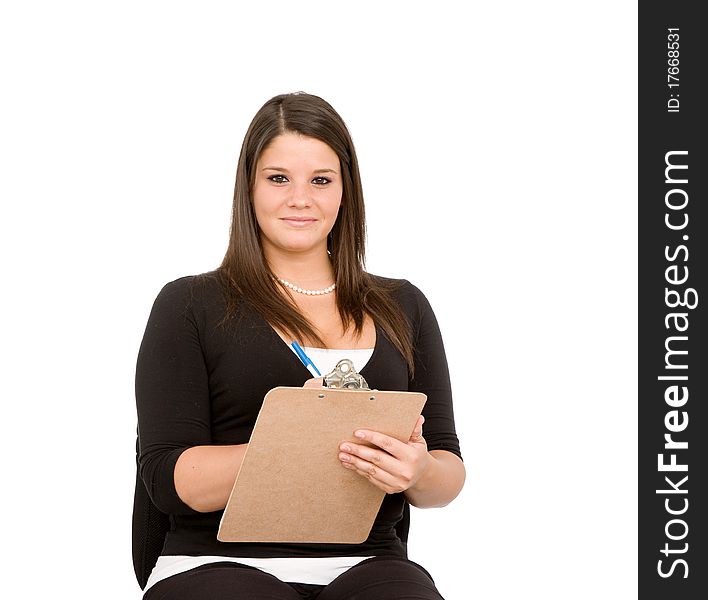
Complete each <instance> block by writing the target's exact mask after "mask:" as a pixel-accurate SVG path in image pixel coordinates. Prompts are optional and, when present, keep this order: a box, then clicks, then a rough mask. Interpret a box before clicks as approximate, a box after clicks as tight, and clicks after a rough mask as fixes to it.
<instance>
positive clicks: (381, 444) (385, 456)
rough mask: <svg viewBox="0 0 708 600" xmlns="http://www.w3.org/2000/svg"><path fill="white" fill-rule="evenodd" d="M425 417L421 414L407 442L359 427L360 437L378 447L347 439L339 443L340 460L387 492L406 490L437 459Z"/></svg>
mask: <svg viewBox="0 0 708 600" xmlns="http://www.w3.org/2000/svg"><path fill="white" fill-rule="evenodd" d="M424 420H425V419H424V417H423V416H422V415H421V416H420V417H418V422H417V423H416V425H415V428H414V429H413V433H412V434H411V437H410V439H409V440H408V442H407V443H404V442H401V441H399V440H397V439H396V438H393V437H390V436H388V435H384V434H383V433H378V432H376V431H369V430H367V429H361V430H357V431H356V432H355V436H356V437H357V438H359V439H361V440H362V441H365V442H370V443H371V444H374V446H377V447H376V448H371V447H370V446H363V445H361V444H355V443H353V442H343V443H342V444H341V445H340V446H339V449H340V453H339V460H340V461H341V462H342V465H343V466H344V467H345V468H347V469H351V470H353V471H356V472H357V473H358V474H359V475H361V476H362V477H366V478H367V479H368V480H369V481H370V482H371V483H373V484H374V485H375V486H376V487H378V488H380V489H382V490H383V491H384V492H386V493H387V494H396V493H398V492H404V491H406V490H407V489H409V488H410V487H412V486H414V485H415V484H416V483H417V482H418V480H419V479H420V478H421V477H422V476H423V473H424V472H425V470H426V469H427V468H428V466H429V465H430V463H431V461H432V460H434V459H433V458H432V457H431V456H430V454H428V445H427V444H426V443H425V440H424V439H423V421H424Z"/></svg>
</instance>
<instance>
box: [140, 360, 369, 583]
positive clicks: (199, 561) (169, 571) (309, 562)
mask: <svg viewBox="0 0 708 600" xmlns="http://www.w3.org/2000/svg"><path fill="white" fill-rule="evenodd" d="M303 350H304V351H305V354H307V356H309V358H310V360H312V362H313V363H315V366H316V367H317V369H318V370H319V371H320V373H322V375H326V374H327V373H329V372H330V371H332V370H333V369H334V367H335V365H336V364H337V363H338V362H339V361H340V360H341V359H343V358H348V359H350V360H351V361H352V362H353V363H354V368H355V369H356V371H357V372H360V371H361V369H363V368H364V365H366V363H367V362H369V359H370V358H371V355H372V354H373V353H374V349H373V348H365V349H356V350H352V349H350V350H346V349H345V350H340V349H334V350H330V349H328V348H310V347H307V346H305V347H303ZM294 353H295V351H294V350H293V354H294ZM367 558H371V557H370V556H325V557H285V558H239V557H230V556H181V555H179V556H159V557H158V559H157V564H155V567H154V568H153V570H152V573H150V577H149V578H148V580H147V584H146V585H145V591H147V590H148V588H150V587H152V586H153V585H155V584H156V583H157V582H158V581H161V580H163V579H166V578H167V577H171V576H172V575H177V574H178V573H184V572H185V571H189V570H191V569H194V568H196V567H200V566H202V565H206V564H209V563H216V562H237V563H241V564H243V565H249V566H251V567H256V568H257V569H260V570H261V571H265V572H266V573H270V574H271V575H274V576H275V577H277V578H278V579H280V580H281V581H286V582H289V583H309V584H313V585H327V584H329V583H331V582H332V581H334V580H335V579H336V578H337V577H339V575H341V574H342V573H344V572H345V571H346V570H347V569H350V568H351V567H353V566H354V565H357V564H359V563H360V562H361V561H363V560H366V559H367Z"/></svg>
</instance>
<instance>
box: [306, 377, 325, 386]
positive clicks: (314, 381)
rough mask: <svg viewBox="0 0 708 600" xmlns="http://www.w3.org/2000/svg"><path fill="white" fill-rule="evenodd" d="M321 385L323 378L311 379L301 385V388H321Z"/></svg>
mask: <svg viewBox="0 0 708 600" xmlns="http://www.w3.org/2000/svg"><path fill="white" fill-rule="evenodd" d="M323 384H324V377H313V378H312V379H308V380H307V381H306V382H305V383H303V384H302V387H306V388H321V387H322V385H323Z"/></svg>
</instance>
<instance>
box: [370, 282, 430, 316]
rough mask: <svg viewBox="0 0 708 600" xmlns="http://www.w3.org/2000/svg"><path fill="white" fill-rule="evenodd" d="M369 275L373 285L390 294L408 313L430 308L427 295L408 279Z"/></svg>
mask: <svg viewBox="0 0 708 600" xmlns="http://www.w3.org/2000/svg"><path fill="white" fill-rule="evenodd" d="M367 275H368V276H369V278H370V281H371V282H372V283H374V284H375V285H376V286H377V287H378V288H379V289H382V290H384V291H385V292H386V293H388V294H390V295H391V296H392V297H393V298H394V299H395V300H396V301H397V302H398V303H399V304H400V305H401V306H402V307H403V308H404V309H407V311H408V312H410V311H412V310H415V311H416V312H419V311H421V309H423V308H425V307H429V303H428V299H427V298H426V297H425V294H424V293H423V292H422V291H421V290H420V288H418V287H417V286H416V285H414V284H413V283H411V282H410V281H409V280H408V279H394V278H391V277H382V276H381V275H373V274H371V273H367Z"/></svg>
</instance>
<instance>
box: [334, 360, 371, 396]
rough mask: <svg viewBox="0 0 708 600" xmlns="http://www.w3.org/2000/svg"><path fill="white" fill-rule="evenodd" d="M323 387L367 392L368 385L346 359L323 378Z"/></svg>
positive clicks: (352, 364)
mask: <svg viewBox="0 0 708 600" xmlns="http://www.w3.org/2000/svg"><path fill="white" fill-rule="evenodd" d="M324 385H326V386H327V387H331V388H342V389H347V390H368V389H371V388H369V385H368V384H367V383H366V379H364V378H363V377H362V376H361V375H359V373H357V372H356V370H355V369H354V363H353V362H352V361H351V360H349V359H348V358H343V359H342V360H340V361H339V362H338V363H337V365H336V366H335V367H334V370H333V371H332V372H331V373H328V374H327V375H325V376H324Z"/></svg>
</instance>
